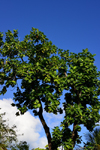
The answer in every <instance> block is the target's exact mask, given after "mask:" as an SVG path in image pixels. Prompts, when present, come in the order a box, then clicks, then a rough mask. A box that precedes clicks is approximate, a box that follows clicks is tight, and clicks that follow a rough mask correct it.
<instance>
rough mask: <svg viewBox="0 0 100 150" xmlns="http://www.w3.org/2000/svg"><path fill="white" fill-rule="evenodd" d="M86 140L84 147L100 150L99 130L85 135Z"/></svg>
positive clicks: (96, 129)
mask: <svg viewBox="0 0 100 150" xmlns="http://www.w3.org/2000/svg"><path fill="white" fill-rule="evenodd" d="M85 137H86V140H87V141H88V142H87V143H85V145H84V147H86V149H91V150H100V128H95V129H94V131H92V132H89V133H88V134H86V135H85Z"/></svg>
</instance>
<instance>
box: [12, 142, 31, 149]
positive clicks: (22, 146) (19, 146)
mask: <svg viewBox="0 0 100 150" xmlns="http://www.w3.org/2000/svg"><path fill="white" fill-rule="evenodd" d="M10 148H11V150H29V145H28V144H27V142H26V141H20V142H19V143H16V144H14V145H12V146H11V147H10Z"/></svg>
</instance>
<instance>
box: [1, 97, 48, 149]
mask: <svg viewBox="0 0 100 150" xmlns="http://www.w3.org/2000/svg"><path fill="white" fill-rule="evenodd" d="M11 103H13V100H12V99H3V100H0V108H2V109H0V113H3V112H6V115H5V116H4V119H6V120H7V119H9V120H8V121H7V123H9V126H10V127H11V126H13V125H16V126H17V130H18V132H17V133H18V134H22V133H24V135H23V136H19V137H18V139H19V141H27V143H28V144H29V145H30V148H37V147H41V148H44V147H45V145H47V139H46V137H45V136H40V134H39V132H41V130H42V125H41V123H40V121H39V119H38V118H35V117H33V116H32V115H31V114H30V112H26V113H25V114H24V115H21V116H17V117H16V115H15V113H16V112H17V111H18V109H17V108H16V107H12V106H11Z"/></svg>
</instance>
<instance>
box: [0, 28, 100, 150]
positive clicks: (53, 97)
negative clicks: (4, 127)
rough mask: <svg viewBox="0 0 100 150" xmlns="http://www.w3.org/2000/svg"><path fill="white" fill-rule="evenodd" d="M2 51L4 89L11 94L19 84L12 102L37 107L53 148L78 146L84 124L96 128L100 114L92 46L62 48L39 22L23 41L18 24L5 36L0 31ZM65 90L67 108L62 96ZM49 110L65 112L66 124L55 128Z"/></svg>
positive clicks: (0, 63) (0, 67)
mask: <svg viewBox="0 0 100 150" xmlns="http://www.w3.org/2000/svg"><path fill="white" fill-rule="evenodd" d="M0 55H1V58H0V70H1V73H0V84H1V85H2V89H1V91H0V94H5V93H6V92H7V88H9V86H12V87H16V92H15V93H14V102H15V103H13V104H12V105H13V106H17V108H18V109H19V110H20V112H21V114H24V113H25V112H26V111H27V110H29V109H31V110H33V113H34V115H35V116H38V117H39V119H40V121H41V123H42V125H43V128H44V131H45V133H46V137H47V140H48V146H49V150H57V147H59V146H61V145H63V146H64V149H65V150H67V149H69V150H72V149H73V148H74V147H75V144H76V143H78V144H79V143H81V137H80V136H79V134H78V132H79V131H81V126H80V125H81V124H83V125H84V126H85V127H86V128H87V129H88V130H89V131H92V130H93V128H94V127H95V123H96V122H98V121H99V119H100V115H99V109H100V102H99V99H98V96H99V95H100V80H99V77H100V72H97V68H96V66H95V65H94V61H95V59H94V56H95V55H92V54H91V53H90V52H89V51H88V49H84V50H83V51H82V52H81V53H78V54H75V53H72V52H71V53H69V50H62V49H58V48H57V47H56V46H55V45H53V44H52V42H51V41H49V40H48V39H47V37H46V36H45V35H44V33H42V32H40V31H39V30H38V29H35V28H32V30H31V31H30V34H29V35H26V36H25V38H24V40H23V41H19V39H18V31H17V30H14V31H13V32H11V31H10V30H8V32H6V35H5V39H3V33H0ZM18 80H21V85H18ZM64 90H65V91H66V92H65V97H64V100H63V108H61V107H60V104H61V98H60V96H61V95H62V93H63V91H64ZM44 110H45V111H46V112H48V113H54V114H56V115H57V114H58V113H60V114H62V113H65V116H64V120H63V122H61V128H60V127H58V126H57V127H55V128H54V129H53V132H52V134H51V133H50V128H49V127H48V125H47V124H46V121H45V119H44V116H43V111H44ZM16 115H19V112H17V113H16ZM72 124H73V130H72V131H71V129H70V128H69V126H70V125H72Z"/></svg>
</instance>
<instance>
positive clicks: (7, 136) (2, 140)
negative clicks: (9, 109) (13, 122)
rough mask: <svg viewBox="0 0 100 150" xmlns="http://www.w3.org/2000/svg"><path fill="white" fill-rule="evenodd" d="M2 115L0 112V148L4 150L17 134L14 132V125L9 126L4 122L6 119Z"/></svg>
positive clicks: (14, 139)
mask: <svg viewBox="0 0 100 150" xmlns="http://www.w3.org/2000/svg"><path fill="white" fill-rule="evenodd" d="M3 115H5V113H2V114H0V148H1V149H4V150H6V148H9V147H10V146H11V144H12V143H13V142H14V141H17V135H16V132H15V128H16V126H13V127H11V128H10V127H9V126H8V125H7V124H6V120H3Z"/></svg>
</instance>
